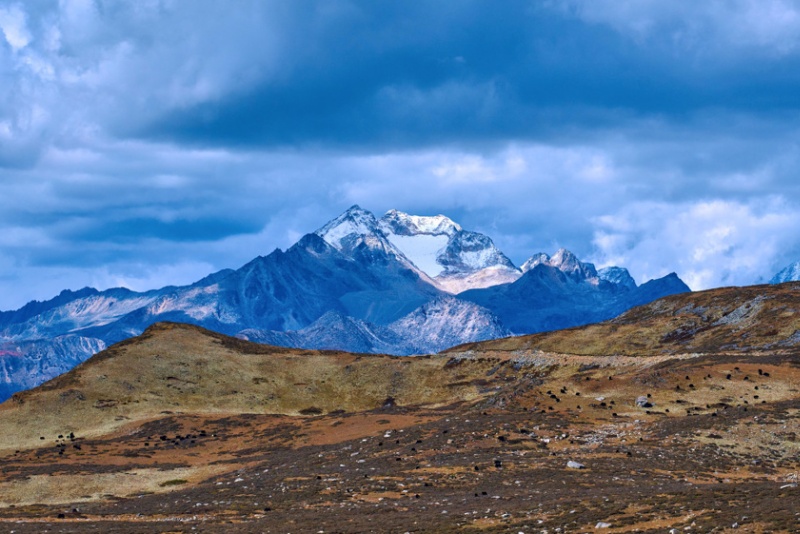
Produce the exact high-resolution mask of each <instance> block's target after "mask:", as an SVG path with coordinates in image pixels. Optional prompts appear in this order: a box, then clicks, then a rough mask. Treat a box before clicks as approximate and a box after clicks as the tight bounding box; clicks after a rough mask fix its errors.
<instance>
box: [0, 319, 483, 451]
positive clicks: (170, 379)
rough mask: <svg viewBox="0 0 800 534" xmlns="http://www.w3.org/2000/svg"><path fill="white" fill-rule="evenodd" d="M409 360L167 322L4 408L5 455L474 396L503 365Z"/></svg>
mask: <svg viewBox="0 0 800 534" xmlns="http://www.w3.org/2000/svg"><path fill="white" fill-rule="evenodd" d="M447 362H448V358H446V357H433V358H431V357H421V358H402V357H392V356H380V355H358V354H350V353H338V352H318V351H310V350H298V349H286V348H280V347H272V346H268V345H259V344H256V343H250V342H248V341H243V340H240V339H236V338H231V337H227V336H224V335H222V334H217V333H215V332H211V331H209V330H205V329H202V328H199V327H196V326H191V325H185V324H176V323H159V324H156V325H154V326H152V327H150V328H149V329H148V330H147V331H145V332H144V334H142V335H141V336H138V337H136V338H133V339H130V340H127V341H124V342H122V343H119V344H117V345H114V346H113V347H111V348H109V349H106V350H105V351H103V352H100V353H98V354H96V355H95V356H93V357H92V358H90V359H89V360H87V361H86V362H84V363H82V364H81V365H79V366H78V367H76V368H74V369H72V370H71V371H69V372H68V373H65V374H63V375H61V376H59V377H57V378H55V379H53V380H51V381H49V382H47V383H45V384H43V385H42V386H40V387H38V388H35V389H33V390H30V391H25V392H20V393H16V394H15V395H14V396H13V397H12V399H11V400H10V401H8V402H6V403H4V404H2V405H0V427H2V428H3V431H4V432H3V433H2V435H1V436H0V449H2V448H12V447H17V448H18V447H20V446H32V445H35V444H38V442H39V441H40V440H39V438H40V436H42V435H47V436H49V435H55V434H62V435H66V434H69V433H70V432H72V433H75V434H78V435H82V436H86V435H96V434H98V433H101V432H108V431H110V430H112V429H114V428H117V427H119V426H121V425H124V424H126V423H128V422H130V421H137V420H138V421H141V420H147V419H149V418H153V417H158V416H159V415H160V414H163V413H164V412H165V411H167V412H168V411H173V410H174V411H180V412H183V413H193V414H202V413H269V414H287V415H298V414H301V413H309V414H318V413H328V412H333V411H336V410H344V411H347V412H353V411H360V410H370V409H375V408H380V407H381V406H383V405H384V404H385V403H386V402H387V399H389V398H391V399H392V400H390V401H389V402H390V404H391V403H398V404H402V405H431V406H435V405H438V404H449V403H452V402H457V401H461V400H470V399H475V398H477V397H479V396H480V395H481V391H483V389H484V386H485V384H486V382H487V381H486V380H485V375H486V373H487V372H488V371H489V370H490V369H491V368H492V367H493V366H494V365H496V362H495V363H491V362H489V361H486V362H482V364H481V365H477V366H474V367H470V368H469V372H468V373H466V374H465V373H464V369H458V370H456V369H454V368H450V367H447V366H446V364H447Z"/></svg>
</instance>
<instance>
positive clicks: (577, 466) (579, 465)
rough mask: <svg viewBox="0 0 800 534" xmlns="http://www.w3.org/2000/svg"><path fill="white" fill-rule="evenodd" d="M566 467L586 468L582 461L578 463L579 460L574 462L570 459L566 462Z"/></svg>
mask: <svg viewBox="0 0 800 534" xmlns="http://www.w3.org/2000/svg"><path fill="white" fill-rule="evenodd" d="M567 467H568V468H569V469H586V466H585V465H583V464H582V463H579V462H575V461H573V460H570V461H568V462H567Z"/></svg>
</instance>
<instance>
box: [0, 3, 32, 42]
mask: <svg viewBox="0 0 800 534" xmlns="http://www.w3.org/2000/svg"><path fill="white" fill-rule="evenodd" d="M0 30H2V32H3V35H4V36H5V38H6V41H7V42H8V44H10V45H11V47H12V48H14V50H20V49H22V48H25V47H26V46H28V43H30V42H31V39H32V37H31V34H30V32H29V31H28V26H27V22H26V17H25V12H24V11H23V10H22V6H21V5H19V4H12V5H10V6H6V7H0Z"/></svg>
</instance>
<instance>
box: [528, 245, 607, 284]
mask: <svg viewBox="0 0 800 534" xmlns="http://www.w3.org/2000/svg"><path fill="white" fill-rule="evenodd" d="M537 265H548V266H550V267H554V268H556V269H558V270H559V271H561V272H562V273H564V274H566V275H568V276H569V277H571V278H573V279H576V280H589V281H595V282H596V281H597V280H598V278H597V269H595V267H594V264H591V263H586V262H582V261H581V260H579V259H578V257H577V256H576V255H575V254H573V253H572V252H570V251H569V250H567V249H565V248H560V249H558V251H557V252H556V253H555V254H553V256H548V255H547V254H545V253H543V252H539V253H538V254H534V255H533V256H531V257H530V258H528V260H527V261H526V262H525V263H523V264H522V272H523V273H527V272H528V271H530V270H532V269H533V268H534V267H536V266H537Z"/></svg>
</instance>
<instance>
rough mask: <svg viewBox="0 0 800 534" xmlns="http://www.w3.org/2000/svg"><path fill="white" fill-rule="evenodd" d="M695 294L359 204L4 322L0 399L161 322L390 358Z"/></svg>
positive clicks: (671, 280)
mask: <svg viewBox="0 0 800 534" xmlns="http://www.w3.org/2000/svg"><path fill="white" fill-rule="evenodd" d="M686 291H689V288H688V287H687V286H686V285H685V284H684V283H683V282H682V281H681V280H680V279H679V278H678V277H677V276H676V275H675V274H670V275H668V276H666V277H663V278H660V279H657V280H652V281H650V282H647V283H645V284H643V285H641V286H637V284H636V282H635V281H634V280H633V278H632V277H631V276H630V274H629V273H628V271H627V270H625V269H624V268H621V267H610V268H606V269H601V270H599V271H598V270H596V269H595V267H594V265H592V264H591V263H586V262H582V261H580V260H579V259H578V258H577V257H576V256H575V255H574V254H572V253H571V252H569V251H567V250H564V249H561V250H559V251H557V252H556V253H555V254H553V255H552V256H550V255H548V254H544V253H538V254H534V255H533V256H532V257H531V258H530V259H528V260H527V261H526V262H525V263H524V264H523V265H522V267H519V268H518V267H516V266H515V265H514V264H513V263H512V262H511V260H510V259H509V258H508V257H506V256H505V255H504V254H503V253H502V252H501V251H500V250H499V249H498V248H497V247H496V246H495V244H494V243H493V241H492V240H491V238H489V237H488V236H486V235H483V234H480V233H476V232H471V231H467V230H464V229H463V228H461V226H459V225H458V224H456V223H455V222H454V221H452V220H450V219H449V218H447V217H445V216H443V215H437V216H434V217H425V216H415V215H409V214H406V213H402V212H399V211H396V210H391V211H389V212H388V213H386V214H385V215H384V216H383V217H381V218H380V219H378V218H376V217H375V216H374V215H373V214H372V213H370V212H369V211H366V210H364V209H362V208H360V207H358V206H353V207H352V208H350V209H348V210H347V211H346V212H344V213H343V214H341V215H340V216H338V217H336V218H335V219H333V220H331V221H330V222H328V223H327V224H325V225H324V226H322V227H321V228H320V229H319V230H317V231H316V232H313V233H310V234H307V235H305V236H303V237H302V238H301V239H300V240H299V241H298V242H297V243H296V244H295V245H293V246H292V247H290V248H288V249H287V250H285V251H282V250H280V249H276V250H275V251H273V252H272V253H270V254H268V255H267V256H259V257H257V258H255V259H253V260H252V261H250V262H249V263H247V264H246V265H244V266H242V267H241V268H239V269H236V270H232V269H225V270H222V271H219V272H217V273H213V274H211V275H209V276H207V277H205V278H203V279H201V280H199V281H197V282H195V283H193V284H190V285H187V286H182V287H174V286H170V287H165V288H161V289H157V290H152V291H146V292H134V291H130V290H128V289H123V288H115V289H109V290H105V291H98V290H96V289H92V288H84V289H81V290H79V291H69V290H65V291H63V292H62V293H61V294H59V295H58V296H56V297H55V298H53V299H51V300H48V301H45V302H37V301H34V302H31V303H29V304H27V305H25V306H23V307H22V308H20V309H19V310H15V311H7V312H0V395H2V396H0V399H2V398H6V397H8V396H9V395H10V394H12V393H13V392H14V391H18V390H21V389H26V388H30V387H32V386H34V385H36V384H39V383H41V382H43V381H45V380H48V379H50V378H52V377H53V376H55V375H57V374H60V373H62V372H65V371H67V370H69V369H71V368H72V367H74V366H75V365H76V364H77V363H79V362H80V361H83V360H85V359H86V358H88V357H89V356H91V355H92V354H94V353H96V352H98V351H100V350H102V349H104V348H105V347H106V346H108V345H111V344H113V343H116V342H119V341H122V340H124V339H127V338H130V337H132V336H136V335H139V334H141V333H142V332H143V331H144V330H145V329H146V328H147V327H149V326H150V325H152V324H154V323H156V322H159V321H174V322H183V323H190V324H195V325H198V326H202V327H204V328H208V329H210V330H214V331H217V332H220V333H223V334H227V335H236V336H239V337H241V338H244V339H249V340H253V341H258V342H263V343H270V344H276V345H283V346H290V347H299V348H317V349H339V350H348V351H356V352H372V353H388V354H395V355H409V354H425V353H431V352H437V351H440V350H443V349H445V348H448V347H450V346H453V345H457V344H461V343H466V342H473V341H481V340H487V339H495V338H500V337H506V336H510V335H516V334H530V333H535V332H542V331H546V330H554V329H558V328H565V327H571V326H578V325H582V324H587V323H592V322H597V321H602V320H605V319H610V318H611V317H614V316H616V315H618V314H619V313H622V312H624V311H625V310H627V309H629V308H631V307H633V306H636V305H639V304H644V303H646V302H650V301H652V300H655V299H657V298H660V297H663V296H666V295H670V294H674V293H681V292H686Z"/></svg>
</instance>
